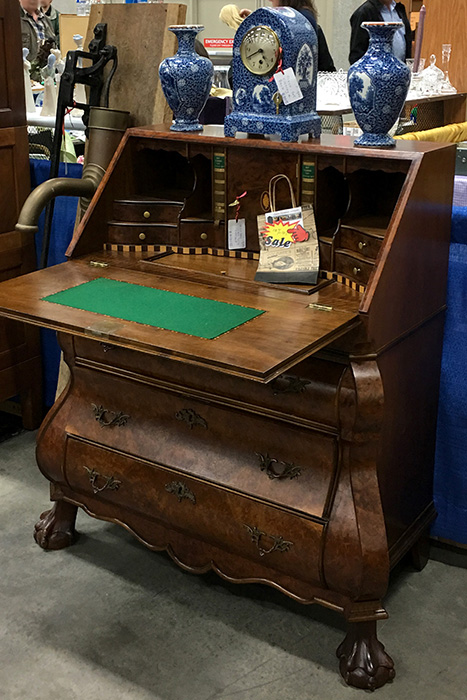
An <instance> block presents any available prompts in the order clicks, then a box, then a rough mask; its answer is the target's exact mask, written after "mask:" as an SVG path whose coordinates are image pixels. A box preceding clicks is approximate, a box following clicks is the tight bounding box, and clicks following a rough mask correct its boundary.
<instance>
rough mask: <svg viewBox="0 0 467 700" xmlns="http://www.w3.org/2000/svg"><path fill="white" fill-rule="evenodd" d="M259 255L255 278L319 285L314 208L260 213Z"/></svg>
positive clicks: (296, 208) (317, 245)
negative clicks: (317, 283)
mask: <svg viewBox="0 0 467 700" xmlns="http://www.w3.org/2000/svg"><path fill="white" fill-rule="evenodd" d="M258 233H259V247H260V253H259V255H260V257H259V265H258V270H257V272H256V275H255V280H259V281H262V282H278V283H290V284H292V283H304V284H316V282H317V279H318V271H319V244H318V236H317V233H316V224H315V216H314V212H313V207H312V206H311V205H305V206H303V207H293V208H291V209H281V210H280V211H271V212H268V213H267V214H263V215H260V216H258Z"/></svg>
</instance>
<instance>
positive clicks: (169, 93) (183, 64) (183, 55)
mask: <svg viewBox="0 0 467 700" xmlns="http://www.w3.org/2000/svg"><path fill="white" fill-rule="evenodd" d="M168 29H169V31H171V32H173V33H174V34H175V36H176V37H177V39H178V51H177V53H176V54H175V56H171V57H170V58H166V59H164V60H163V61H162V63H161V64H160V66H159V78H160V81H161V86H162V91H163V93H164V95H165V99H166V100H167V102H168V103H169V107H170V109H171V110H172V112H173V114H174V121H173V124H172V126H171V127H170V128H171V130H172V131H201V130H202V128H203V126H202V124H200V123H199V121H198V118H199V115H200V112H201V110H202V109H203V107H204V105H205V104H206V100H207V99H208V97H209V93H210V90H211V87H212V78H213V75H214V66H213V65H212V62H211V61H210V60H209V58H205V57H204V56H200V55H199V54H197V53H196V49H195V39H196V35H197V34H198V32H200V31H201V30H203V29H204V27H203V25H201V24H180V25H177V24H172V25H171V26H170V27H168Z"/></svg>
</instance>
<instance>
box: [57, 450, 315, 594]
mask: <svg viewBox="0 0 467 700" xmlns="http://www.w3.org/2000/svg"><path fill="white" fill-rule="evenodd" d="M64 473H65V479H66V482H67V484H68V485H69V487H70V488H71V489H72V490H73V491H74V492H75V493H83V494H85V495H87V496H89V495H91V494H92V495H93V497H94V498H96V499H98V500H104V501H106V502H110V503H112V504H115V506H117V507H118V508H119V509H122V510H127V509H129V510H132V511H135V512H137V513H139V514H142V515H145V516H146V517H147V518H150V519H154V520H157V521H162V522H163V523H164V524H168V525H169V526H170V527H172V528H173V529H175V530H178V531H180V532H186V533H189V534H190V535H192V536H194V537H196V538H199V539H201V540H203V541H205V542H209V543H212V544H215V545H217V546H220V547H222V548H223V549H226V550H229V551H231V552H234V553H236V554H239V555H241V556H243V557H245V558H248V559H250V560H253V561H256V562H261V563H262V564H264V565H265V566H270V567H271V568H273V569H276V570H278V571H282V572H284V573H287V574H289V575H291V576H295V577H297V578H301V579H303V580H307V581H311V582H319V583H323V581H322V576H321V573H320V572H321V561H320V558H321V557H320V551H321V540H322V537H323V533H324V529H325V523H324V522H319V521H315V520H312V519H309V518H300V517H297V516H295V515H294V514H292V513H290V512H287V511H286V510H284V509H278V508H274V507H272V506H269V505H265V504H263V503H259V502H258V501H256V500H255V499H254V498H249V497H247V496H245V495H242V494H240V493H238V492H234V491H233V490H231V489H227V488H223V487H220V486H216V485H213V484H210V483H208V482H206V481H204V480H201V479H193V478H190V477H187V476H186V475H185V474H180V473H179V472H177V471H175V470H172V469H168V468H167V467H164V466H161V465H158V464H154V463H151V462H147V461H143V460H138V459H135V458H133V457H130V456H128V455H125V454H122V453H119V452H117V451H114V450H108V449H103V448H101V447H99V446H96V445H92V444H89V443H87V442H84V441H81V440H76V439H73V438H68V440H67V447H66V456H65V465H64ZM96 512H97V514H99V513H98V506H96ZM116 517H117V518H118V511H117V512H116ZM121 518H122V520H123V521H124V515H123V514H122V515H121Z"/></svg>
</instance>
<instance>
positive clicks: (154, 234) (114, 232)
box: [108, 221, 178, 245]
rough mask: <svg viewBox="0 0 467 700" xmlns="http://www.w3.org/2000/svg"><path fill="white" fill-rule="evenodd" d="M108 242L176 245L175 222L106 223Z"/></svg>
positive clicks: (176, 229)
mask: <svg viewBox="0 0 467 700" xmlns="http://www.w3.org/2000/svg"><path fill="white" fill-rule="evenodd" d="M108 236H109V239H108V240H109V243H122V244H127V245H177V243H178V225H177V224H167V223H163V224H129V223H128V224H127V223H121V222H118V223H117V222H114V221H111V222H109V224H108Z"/></svg>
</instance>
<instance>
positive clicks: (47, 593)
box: [0, 433, 467, 700]
mask: <svg viewBox="0 0 467 700" xmlns="http://www.w3.org/2000/svg"><path fill="white" fill-rule="evenodd" d="M34 439H35V436H34V434H32V433H21V434H20V435H19V436H17V437H13V438H11V439H9V440H6V441H4V442H2V443H1V444H0V503H1V510H0V533H1V542H2V562H1V563H2V566H1V577H0V605H1V618H0V620H1V623H0V633H1V646H2V648H1V650H0V659H1V662H0V698H1V700H50V699H51V698H54V699H55V700H77V699H79V700H85V699H86V700H88V699H92V700H310V699H311V698H316V699H317V700H341V699H342V700H343V699H346V700H347V699H348V698H358V697H364V695H363V691H359V690H355V689H350V688H348V687H347V686H345V685H344V683H343V681H342V680H341V679H340V677H339V676H338V674H337V660H336V658H335V656H334V653H335V649H336V647H337V646H338V644H339V643H340V642H341V641H342V638H343V636H344V622H343V620H341V618H340V617H339V616H338V615H335V614H333V613H332V612H330V611H327V610H324V609H323V608H319V607H317V606H312V607H305V606H300V605H298V604H295V603H293V602H292V601H289V600H288V599H287V598H286V597H285V596H281V595H280V594H279V593H276V592H275V591H273V590H270V589H268V588H263V587H261V586H234V585H229V584H226V583H225V582H222V581H221V580H220V579H218V578H217V577H216V576H215V575H214V574H212V575H206V576H202V577H197V576H193V575H190V574H187V573H184V572H183V571H181V570H180V569H178V568H177V566H176V565H175V564H174V563H172V561H171V560H170V559H169V558H168V557H167V556H166V555H164V554H157V553H153V552H150V551H149V550H146V549H145V548H144V547H143V546H142V545H140V544H139V543H138V542H137V541H136V540H135V539H133V538H132V536H131V535H130V534H128V533H127V532H126V531H125V530H124V529H123V528H120V527H118V526H116V525H112V524H109V523H106V522H100V521H97V520H93V519H92V518H90V517H88V516H86V515H85V514H84V513H81V512H80V513H79V516H78V523H77V526H78V530H79V531H80V533H81V537H80V539H79V541H78V543H77V544H76V545H75V546H73V547H70V548H69V549H66V550H62V551H59V552H43V551H41V550H40V549H39V548H38V547H37V545H36V544H35V543H34V541H33V538H32V529H33V525H34V522H35V520H36V519H37V516H38V515H39V514H40V512H42V511H43V510H46V509H47V507H48V486H47V482H46V481H45V479H44V478H43V477H42V476H41V474H40V473H39V470H38V469H37V467H36V465H35V459H34ZM465 556H466V557H467V553H465ZM463 557H464V554H463V553H461V554H460V555H459V562H460V563H462V562H465V557H464V558H463ZM466 592H467V569H465V568H462V567H454V566H450V565H448V564H446V563H442V562H440V561H434V560H431V561H430V562H429V563H428V565H427V567H426V568H425V569H424V571H422V572H421V573H419V572H415V571H413V570H412V569H411V568H410V567H409V566H408V565H407V566H405V567H400V568H399V569H398V570H397V571H396V572H395V575H394V576H393V577H392V582H391V588H390V592H389V595H388V597H387V600H386V604H387V608H388V610H389V613H390V615H391V617H390V619H389V620H387V621H385V622H383V623H380V624H379V637H380V639H381V640H382V641H383V643H384V644H385V645H386V648H387V650H388V652H389V654H391V655H392V656H393V658H394V660H395V662H396V671H397V675H396V679H395V681H394V683H392V684H391V685H388V686H386V687H384V688H382V689H380V690H378V691H377V697H378V699H379V698H381V700H389V699H391V700H448V699H449V700H465V698H466V697H467V610H466Z"/></svg>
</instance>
